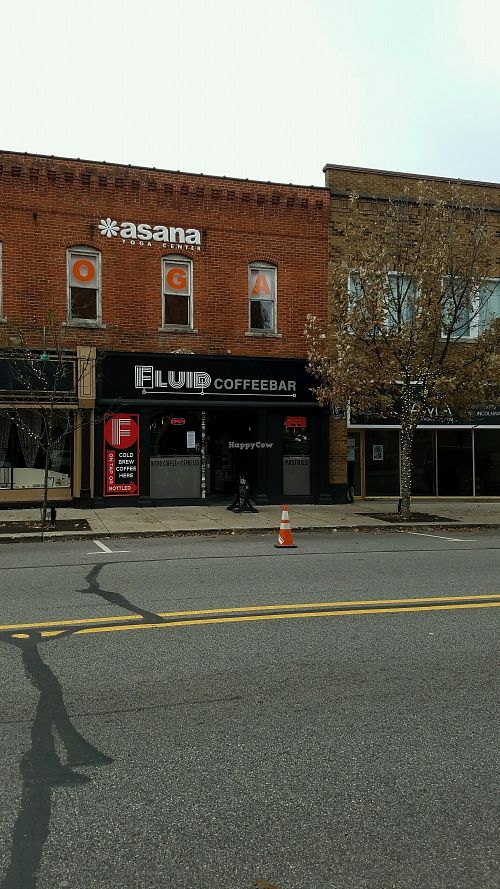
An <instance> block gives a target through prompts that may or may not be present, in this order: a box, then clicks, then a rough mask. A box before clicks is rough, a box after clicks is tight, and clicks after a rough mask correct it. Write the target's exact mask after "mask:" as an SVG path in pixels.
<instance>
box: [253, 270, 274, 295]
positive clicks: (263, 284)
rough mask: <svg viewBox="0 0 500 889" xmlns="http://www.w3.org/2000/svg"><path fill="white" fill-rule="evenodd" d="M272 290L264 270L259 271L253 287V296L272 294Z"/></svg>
mask: <svg viewBox="0 0 500 889" xmlns="http://www.w3.org/2000/svg"><path fill="white" fill-rule="evenodd" d="M270 295H271V290H270V287H269V284H268V281H267V278H266V276H265V274H264V272H259V273H258V275H257V277H256V278H255V281H254V285H253V288H252V296H270Z"/></svg>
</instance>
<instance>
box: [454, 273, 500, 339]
mask: <svg viewBox="0 0 500 889" xmlns="http://www.w3.org/2000/svg"><path fill="white" fill-rule="evenodd" d="M464 290H465V287H464V285H462V284H461V282H460V281H459V280H455V279H452V278H451V277H447V278H444V279H443V295H444V300H445V302H444V305H445V308H444V312H443V315H444V319H445V322H446V319H449V320H448V325H449V324H451V322H452V321H453V327H452V329H451V332H450V336H451V337H452V338H453V339H462V338H465V339H473V338H475V337H477V336H480V335H481V334H482V333H484V331H485V330H486V328H487V327H488V325H489V324H490V322H491V321H493V319H494V318H500V278H484V279H483V281H482V283H481V286H480V287H478V289H477V290H476V292H475V293H474V294H471V295H470V296H469V295H468V294H465V293H464ZM447 330H448V327H447V326H446V325H445V327H444V329H443V336H446V333H447Z"/></svg>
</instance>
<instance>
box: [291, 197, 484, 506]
mask: <svg viewBox="0 0 500 889" xmlns="http://www.w3.org/2000/svg"><path fill="white" fill-rule="evenodd" d="M362 204H363V205H362ZM492 216H493V214H489V213H488V211H486V210H485V209H483V208H478V207H475V206H473V205H471V202H470V199H469V200H468V199H467V197H466V195H465V194H464V193H463V191H462V190H461V189H460V188H457V187H452V186H450V188H449V191H448V193H447V194H445V195H443V189H442V188H439V187H437V186H436V185H432V184H428V183H419V184H418V189H417V193H416V196H415V192H414V193H413V196H412V195H411V194H410V193H409V192H408V191H406V192H404V193H403V195H402V196H401V197H400V198H398V199H390V200H386V201H374V202H373V204H372V206H371V210H370V211H368V212H367V211H366V205H365V202H361V201H360V200H359V198H358V196H357V195H352V196H351V198H350V200H349V205H348V208H347V210H346V212H345V214H344V216H343V218H342V219H341V218H340V216H339V219H338V225H339V227H340V234H341V236H342V240H341V246H340V247H339V249H338V250H337V249H336V250H335V252H334V250H333V248H332V252H331V257H330V273H329V321H328V325H327V326H326V328H323V327H322V326H321V324H320V323H319V321H318V319H317V318H316V317H314V316H309V317H308V320H307V325H306V338H307V343H308V356H309V369H310V371H311V373H312V374H313V375H314V377H315V378H316V379H317V381H318V386H317V387H316V388H315V392H316V395H317V398H318V399H319V401H320V402H321V403H330V404H331V405H332V406H333V407H334V408H336V409H337V410H338V408H342V409H346V408H347V406H350V410H351V411H352V412H356V411H357V412H364V413H370V412H371V413H372V414H374V415H378V416H386V417H387V416H390V417H391V418H394V421H395V422H397V423H399V424H400V425H401V504H402V515H403V517H404V518H410V516H411V481H412V445H413V439H414V434H415V430H416V428H417V426H418V424H419V423H420V422H421V420H422V418H423V417H424V415H425V413H426V412H427V411H428V410H429V409H430V408H439V407H443V406H445V405H446V406H447V407H448V408H450V409H454V410H456V411H457V412H458V413H459V414H461V415H462V416H464V417H465V416H467V415H468V414H470V412H471V411H472V410H473V409H474V408H479V407H480V406H481V405H485V404H488V403H491V402H492V401H494V400H495V398H496V397H497V395H498V392H497V389H498V383H499V381H500V377H499V370H500V367H499V345H500V320H499V318H498V314H500V299H499V298H498V290H497V282H495V281H494V280H492V279H493V278H494V277H495V275H498V266H497V265H496V264H495V262H496V261H497V260H496V261H495V236H496V232H495V230H494V220H493V218H492ZM337 246H339V245H338V242H337V244H336V247H337Z"/></svg>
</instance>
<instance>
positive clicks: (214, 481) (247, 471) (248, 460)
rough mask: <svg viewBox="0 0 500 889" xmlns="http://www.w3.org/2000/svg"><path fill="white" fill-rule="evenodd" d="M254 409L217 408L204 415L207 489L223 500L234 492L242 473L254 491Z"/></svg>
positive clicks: (255, 439)
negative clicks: (207, 463) (219, 410)
mask: <svg viewBox="0 0 500 889" xmlns="http://www.w3.org/2000/svg"><path fill="white" fill-rule="evenodd" d="M256 441H257V412H256V411H221V412H220V413H217V414H215V413H214V414H208V416H207V453H208V455H209V457H210V490H211V492H212V495H213V496H214V497H216V498H221V499H224V500H227V499H229V498H232V497H234V496H235V494H236V490H237V486H238V481H239V478H240V476H241V475H243V476H244V477H245V478H246V480H247V482H248V484H249V485H250V496H252V495H253V493H254V491H255V483H256V477H257V449H256V448H255V447H253V448H252V444H253V445H255V443H256Z"/></svg>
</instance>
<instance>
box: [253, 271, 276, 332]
mask: <svg viewBox="0 0 500 889" xmlns="http://www.w3.org/2000/svg"><path fill="white" fill-rule="evenodd" d="M248 300H249V304H250V305H249V318H250V323H249V329H250V330H251V331H264V332H266V331H267V332H269V333H275V332H276V266H274V265H271V264H270V263H267V262H252V264H251V265H250V266H249V268H248Z"/></svg>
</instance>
